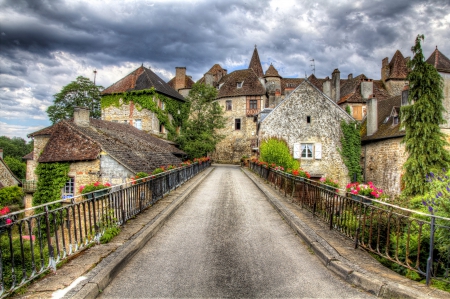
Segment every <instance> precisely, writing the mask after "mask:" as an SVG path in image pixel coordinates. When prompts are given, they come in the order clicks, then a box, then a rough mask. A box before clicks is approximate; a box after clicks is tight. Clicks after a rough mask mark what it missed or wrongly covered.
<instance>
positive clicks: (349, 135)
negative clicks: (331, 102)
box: [339, 120, 362, 182]
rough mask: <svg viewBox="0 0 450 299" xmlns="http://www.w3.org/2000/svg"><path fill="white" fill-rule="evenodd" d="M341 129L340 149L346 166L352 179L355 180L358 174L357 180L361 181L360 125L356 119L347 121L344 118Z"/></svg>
mask: <svg viewBox="0 0 450 299" xmlns="http://www.w3.org/2000/svg"><path fill="white" fill-rule="evenodd" d="M341 130H342V135H341V144H342V149H340V150H339V153H340V154H341V156H342V159H343V160H344V163H345V166H347V169H348V175H349V177H350V180H351V181H353V180H354V176H355V175H356V181H357V182H361V181H362V175H361V165H360V164H359V161H360V160H361V135H360V132H359V131H360V125H359V124H358V123H357V122H356V121H354V122H349V123H347V122H346V121H344V120H343V121H342V122H341Z"/></svg>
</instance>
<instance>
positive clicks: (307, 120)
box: [306, 115, 311, 124]
mask: <svg viewBox="0 0 450 299" xmlns="http://www.w3.org/2000/svg"><path fill="white" fill-rule="evenodd" d="M306 123H307V124H310V123H311V116H309V115H308V116H307V117H306Z"/></svg>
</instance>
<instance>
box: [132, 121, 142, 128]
mask: <svg viewBox="0 0 450 299" xmlns="http://www.w3.org/2000/svg"><path fill="white" fill-rule="evenodd" d="M134 127H135V128H136V129H138V130H142V120H141V119H135V120H134Z"/></svg>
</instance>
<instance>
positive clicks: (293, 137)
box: [258, 79, 354, 186]
mask: <svg viewBox="0 0 450 299" xmlns="http://www.w3.org/2000/svg"><path fill="white" fill-rule="evenodd" d="M266 111H267V110H264V111H263V112H264V113H262V114H260V122H259V128H258V138H259V140H260V141H262V140H264V139H269V138H271V137H277V138H282V139H284V140H285V141H286V142H287V143H288V145H289V148H290V150H291V153H292V154H293V156H294V158H298V159H299V160H300V164H301V167H302V168H303V169H305V170H306V171H308V172H309V173H311V175H312V177H315V178H320V177H321V176H327V177H330V178H332V179H336V180H338V181H339V184H340V185H341V186H345V184H346V183H348V182H349V177H348V170H347V168H346V166H345V164H344V161H343V159H342V156H341V154H340V153H339V148H341V142H340V137H341V134H342V133H341V121H342V120H344V121H346V122H351V121H354V118H353V117H351V116H350V115H349V114H348V113H347V112H345V111H344V110H343V109H342V108H341V107H339V105H337V104H336V102H335V101H334V100H332V99H331V98H330V97H328V96H327V95H326V94H325V93H323V92H322V91H321V90H320V89H319V88H317V86H315V84H313V83H312V82H310V81H309V80H308V79H305V80H303V82H302V83H301V84H300V85H299V86H297V88H296V89H295V90H294V91H292V92H291V93H290V94H289V95H288V96H287V97H286V98H285V99H284V100H282V101H281V102H280V103H279V104H278V105H277V106H276V107H275V108H274V109H272V110H271V111H270V109H269V111H268V114H266Z"/></svg>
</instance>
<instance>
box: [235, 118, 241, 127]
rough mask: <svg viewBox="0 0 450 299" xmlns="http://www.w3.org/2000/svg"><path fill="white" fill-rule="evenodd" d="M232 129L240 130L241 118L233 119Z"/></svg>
mask: <svg viewBox="0 0 450 299" xmlns="http://www.w3.org/2000/svg"><path fill="white" fill-rule="evenodd" d="M234 129H235V130H240V129H241V119H240V118H235V119H234Z"/></svg>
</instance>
